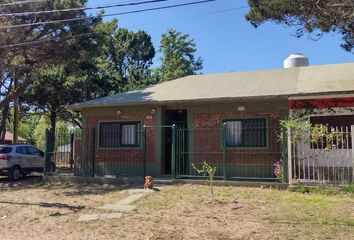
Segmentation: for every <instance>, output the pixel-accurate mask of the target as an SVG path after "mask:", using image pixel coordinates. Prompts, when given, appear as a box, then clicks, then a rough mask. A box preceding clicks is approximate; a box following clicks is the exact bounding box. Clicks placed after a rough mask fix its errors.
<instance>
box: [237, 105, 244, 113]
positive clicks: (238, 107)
mask: <svg viewBox="0 0 354 240" xmlns="http://www.w3.org/2000/svg"><path fill="white" fill-rule="evenodd" d="M245 110H246V107H245V106H237V111H240V112H243V111H245Z"/></svg>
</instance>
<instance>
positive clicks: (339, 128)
mask: <svg viewBox="0 0 354 240" xmlns="http://www.w3.org/2000/svg"><path fill="white" fill-rule="evenodd" d="M310 123H311V124H312V125H316V124H320V125H325V126H326V128H327V131H328V133H331V132H335V133H336V134H335V137H334V138H333V139H330V140H328V139H325V138H322V139H319V140H318V141H317V142H314V143H311V148H313V149H325V148H328V147H333V148H336V149H351V148H352V136H351V126H352V125H354V115H342V116H311V117H310Z"/></svg>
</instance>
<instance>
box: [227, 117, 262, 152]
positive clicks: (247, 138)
mask: <svg viewBox="0 0 354 240" xmlns="http://www.w3.org/2000/svg"><path fill="white" fill-rule="evenodd" d="M266 122H267V121H266V118H255V119H234V120H227V121H225V124H226V136H225V137H226V146H227V147H266V146H267V127H266Z"/></svg>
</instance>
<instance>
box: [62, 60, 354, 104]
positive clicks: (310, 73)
mask: <svg viewBox="0 0 354 240" xmlns="http://www.w3.org/2000/svg"><path fill="white" fill-rule="evenodd" d="M351 92H354V62H353V63H342V64H330V65H318V66H307V67H297V68H285V69H274V70H263V71H248V72H230V73H221V74H202V75H192V76H187V77H183V78H178V79H175V80H171V81H168V82H163V83H160V84H156V85H153V86H150V87H146V88H144V89H141V90H136V91H130V92H126V93H119V94H116V95H113V96H107V97H103V98H97V99H94V100H90V101H86V102H82V103H77V104H73V105H70V106H68V108H69V109H73V110H81V109H83V108H90V107H101V106H102V107H103V106H128V105H144V104H164V103H172V102H197V101H208V100H209V101H211V100H213V101H214V100H227V99H242V98H264V97H279V96H283V97H291V96H302V95H309V94H334V93H351Z"/></svg>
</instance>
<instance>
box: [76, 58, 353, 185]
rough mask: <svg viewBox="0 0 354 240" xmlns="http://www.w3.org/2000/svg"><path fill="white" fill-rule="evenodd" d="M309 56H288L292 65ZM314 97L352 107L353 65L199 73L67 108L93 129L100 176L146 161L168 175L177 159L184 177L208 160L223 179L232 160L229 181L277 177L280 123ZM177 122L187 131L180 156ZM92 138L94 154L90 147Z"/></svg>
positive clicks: (132, 171) (129, 171)
mask: <svg viewBox="0 0 354 240" xmlns="http://www.w3.org/2000/svg"><path fill="white" fill-rule="evenodd" d="M291 58H293V59H291ZM288 60H289V59H288ZM303 60H304V57H303V56H297V55H292V56H291V57H290V61H293V62H291V63H295V65H294V66H297V65H296V63H297V62H300V65H301V64H302V63H301V61H303ZM305 60H306V59H305ZM308 99H311V100H314V101H317V99H323V100H325V101H324V102H325V103H326V104H327V103H328V104H329V105H331V104H332V103H334V102H336V101H337V99H345V101H346V103H345V104H344V103H343V104H338V105H333V106H334V107H335V108H336V109H337V108H338V111H339V110H342V108H343V107H344V105H345V108H352V107H354V63H345V64H332V65H320V66H305V67H292V68H284V69H275V70H265V71H250V72H232V73H223V74H205V75H193V76H188V77H184V78H180V79H176V80H172V81H169V82H164V83H161V84H157V85H154V86H151V87H147V88H145V89H142V90H137V91H131V92H127V93H121V94H117V95H114V96H108V97H104V98H99V99H95V100H91V101H87V102H83V103H78V104H74V105H71V106H70V107H69V108H70V109H72V110H75V111H80V112H81V113H82V119H83V128H84V129H88V130H87V131H88V132H87V136H86V139H84V138H83V139H84V140H83V143H84V145H83V146H84V147H85V148H87V150H86V152H85V151H84V152H85V154H86V159H87V160H86V163H85V162H82V163H81V167H82V166H85V165H86V166H88V168H89V169H95V170H94V171H95V174H97V175H141V172H140V168H138V167H137V165H139V164H142V162H143V161H144V158H145V159H146V163H147V173H148V174H150V175H154V176H163V175H170V174H171V167H172V165H173V164H172V163H171V161H172V159H173V158H175V161H176V163H175V164H176V166H175V168H176V169H177V170H176V172H177V175H180V176H181V177H183V176H188V175H191V173H192V172H193V169H192V168H191V163H192V162H193V163H200V162H203V161H207V162H209V163H211V164H213V165H215V166H217V167H218V173H217V176H222V170H223V167H224V165H223V162H226V163H227V166H226V167H227V169H226V171H227V176H228V177H230V178H248V179H259V178H263V179H274V174H273V164H274V163H275V162H276V161H279V159H280V158H281V144H280V142H279V139H278V135H279V134H280V123H279V121H280V120H281V119H285V118H287V117H289V113H290V114H291V113H292V111H294V110H299V109H300V108H302V105H301V104H300V103H299V101H302V100H308ZM293 104H295V105H293ZM297 104H300V105H297ZM333 106H332V107H333ZM320 107H322V106H320ZM326 107H327V105H326ZM289 110H290V111H289ZM300 110H301V109H300ZM348 111H349V110H348ZM337 113H338V114H337ZM334 115H339V112H335V113H334ZM344 115H345V116H343V118H341V119H343V121H347V119H348V121H349V122H348V123H349V124H350V125H354V121H353V117H352V116H353V113H352V112H345V114H344ZM318 119H319V118H316V121H319V120H318ZM340 121H342V120H340ZM173 124H175V125H176V126H177V129H181V130H177V133H176V134H177V136H176V141H175V143H174V144H175V149H176V152H175V155H173V149H172V143H173V140H172V135H173V134H172V130H171V128H170V127H169V126H171V125H173ZM144 125H145V126H146V144H145V145H143V141H142V136H143V135H142V129H143V126H144ZM223 126H224V127H223ZM92 128H95V129H96V131H95V141H92V140H93V139H92V136H93V135H92V134H90V133H92V131H91V132H89V129H92ZM92 142H94V144H95V149H94V151H92V150H89V149H88V148H89V146H90V143H92ZM85 143H86V144H85ZM143 149H146V152H145V153H146V154H144V152H143ZM90 157H92V159H91V158H90ZM83 159H84V158H83ZM92 161H93V162H92ZM122 166H123V167H122ZM224 171H225V169H224ZM84 174H85V173H84ZM87 174H88V173H87Z"/></svg>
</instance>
